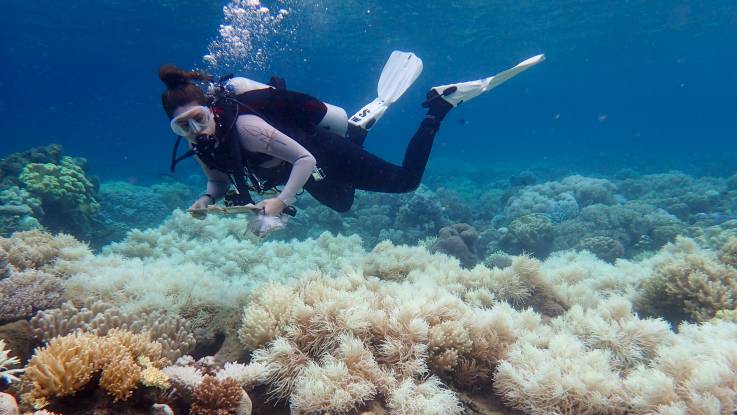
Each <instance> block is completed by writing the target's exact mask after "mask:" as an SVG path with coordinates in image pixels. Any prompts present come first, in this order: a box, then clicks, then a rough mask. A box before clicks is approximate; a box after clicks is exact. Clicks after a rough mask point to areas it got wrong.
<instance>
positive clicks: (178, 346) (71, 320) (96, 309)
mask: <svg viewBox="0 0 737 415" xmlns="http://www.w3.org/2000/svg"><path fill="white" fill-rule="evenodd" d="M49 308H50V307H49ZM31 327H32V328H33V332H34V334H35V336H36V338H37V339H38V340H40V341H42V342H48V341H49V340H51V339H53V338H54V337H58V336H65V335H67V334H71V333H74V332H76V331H79V330H81V331H83V332H86V333H92V334H95V335H97V336H105V335H107V334H108V333H109V332H110V331H111V330H114V329H117V330H125V331H128V332H131V333H134V334H141V333H147V334H148V335H149V336H150V337H151V339H152V340H153V341H155V342H157V343H159V344H160V345H161V346H162V353H163V355H164V357H166V358H167V359H169V360H171V361H175V360H176V359H178V358H179V357H181V356H183V355H186V354H188V353H189V352H191V351H192V349H193V348H194V345H195V337H194V335H193V334H192V333H191V331H190V327H189V323H188V322H187V321H186V320H184V319H182V318H181V317H178V316H172V315H164V314H161V313H159V312H149V313H146V312H143V313H136V314H127V313H125V312H123V311H121V310H120V309H118V308H116V307H113V306H111V305H109V304H106V303H104V302H101V301H97V302H95V303H92V304H91V305H89V306H88V307H81V308H77V307H75V306H74V304H72V303H70V302H67V303H64V304H62V305H61V307H60V308H58V309H45V310H43V311H39V312H38V313H37V314H36V315H35V316H33V318H31Z"/></svg>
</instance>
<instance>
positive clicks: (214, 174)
mask: <svg viewBox="0 0 737 415" xmlns="http://www.w3.org/2000/svg"><path fill="white" fill-rule="evenodd" d="M195 160H197V163H198V164H199V165H200V167H202V171H203V172H204V173H205V176H207V191H205V193H204V194H203V195H202V196H201V197H200V199H201V198H202V197H206V196H207V195H210V196H212V199H213V200H212V201H211V202H208V204H212V203H215V202H216V201H217V200H218V199H220V198H221V197H223V196H224V195H225V192H227V191H228V188H230V181H229V180H228V175H227V174H225V173H223V172H221V171H217V170H213V169H211V168H209V167H207V166H206V165H205V163H203V162H202V160H200V159H199V157H195Z"/></svg>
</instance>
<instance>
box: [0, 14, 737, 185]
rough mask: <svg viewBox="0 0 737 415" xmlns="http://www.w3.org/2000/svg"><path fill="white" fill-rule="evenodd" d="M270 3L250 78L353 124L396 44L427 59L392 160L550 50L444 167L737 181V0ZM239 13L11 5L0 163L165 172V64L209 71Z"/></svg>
mask: <svg viewBox="0 0 737 415" xmlns="http://www.w3.org/2000/svg"><path fill="white" fill-rule="evenodd" d="M262 3H263V5H265V6H269V7H274V8H278V7H288V8H289V10H290V14H289V15H288V16H287V17H286V19H285V21H284V22H283V25H282V26H281V27H282V28H283V29H284V30H283V33H277V34H274V35H273V36H270V37H269V38H267V39H261V40H260V42H261V44H260V45H261V46H263V48H264V50H265V51H266V52H267V53H268V55H269V56H268V59H267V60H266V62H265V65H263V67H262V68H257V69H254V68H246V67H244V68H242V70H241V71H240V72H238V73H237V74H238V75H243V76H247V77H251V78H253V79H257V80H261V81H266V80H268V78H269V77H270V76H271V75H272V74H276V75H279V76H282V77H283V78H285V79H286V81H287V85H288V87H289V88H290V89H293V90H298V91H303V92H307V93H310V94H312V95H315V96H317V97H319V98H321V99H323V100H325V101H328V102H331V103H334V104H336V105H340V106H342V107H344V108H346V110H347V111H348V112H349V113H352V112H353V111H355V110H357V109H358V108H360V106H361V105H363V104H365V103H367V102H368V101H370V100H371V99H373V97H374V94H375V89H376V81H377V80H378V75H379V72H380V70H381V67H382V65H383V63H384V61H385V60H386V58H387V57H388V55H389V53H390V52H391V51H392V50H394V49H400V50H406V51H413V52H415V53H416V54H417V55H419V56H420V57H421V58H422V59H423V61H424V67H425V70H424V72H423V74H422V76H421V77H420V79H419V80H418V81H417V82H416V83H415V85H414V86H413V87H412V88H411V89H410V90H409V91H408V92H407V94H406V95H405V96H404V97H403V98H402V99H401V100H400V101H399V102H398V103H397V104H395V106H393V107H392V108H391V109H390V111H389V112H388V114H387V115H386V116H385V117H384V119H382V120H381V122H380V123H379V125H378V126H377V127H376V128H375V129H374V130H373V131H372V132H371V134H370V136H369V140H368V144H367V145H368V147H369V148H370V149H371V150H373V151H375V152H377V153H378V154H380V155H382V156H385V157H387V158H389V159H390V160H393V161H399V160H401V157H402V154H403V151H404V148H405V145H406V142H407V140H408V139H409V137H410V136H411V134H412V132H413V130H414V128H415V127H416V125H417V123H418V121H419V120H420V119H421V117H422V114H423V112H422V110H421V108H419V103H420V102H421V101H422V99H423V97H424V94H425V92H426V91H427V89H428V88H429V87H430V86H433V85H438V84H446V83H450V82H455V81H461V80H471V79H477V78H480V77H485V76H489V75H492V74H494V73H496V72H498V71H500V70H503V69H506V68H507V67H510V66H513V65H514V64H516V63H517V62H519V61H521V60H523V59H525V58H527V57H530V56H532V55H535V54H538V53H545V54H546V56H547V60H546V62H544V63H543V64H542V65H540V66H538V67H536V68H535V69H534V70H531V71H528V72H526V73H525V74H524V75H522V76H520V77H518V78H515V79H514V80H512V81H510V82H508V83H507V84H505V85H503V86H501V87H499V88H498V89H496V90H494V91H493V92H491V93H489V94H487V95H484V96H483V97H481V98H478V99H477V100H475V101H473V102H471V103H468V104H466V105H463V106H461V108H459V109H458V110H457V111H454V112H453V113H452V114H451V115H450V116H449V120H448V122H446V123H445V125H444V127H443V130H442V132H441V134H440V136H439V137H438V140H437V142H436V146H435V148H434V152H433V159H432V160H433V161H432V163H433V164H437V163H471V162H473V163H477V162H478V163H483V164H485V165H487V166H488V165H507V166H510V165H511V166H513V167H514V168H517V167H518V168H519V170H524V169H525V168H527V167H529V166H532V165H535V164H540V163H545V164H552V165H556V166H559V167H563V168H565V169H567V170H569V171H571V172H577V171H580V172H586V173H601V174H606V173H610V172H612V171H616V170H617V169H619V168H622V167H631V168H634V169H636V170H638V171H640V172H648V171H667V170H670V169H679V170H683V171H687V172H693V173H697V174H718V175H727V174H731V173H732V170H733V166H734V162H735V160H737V157H735V150H737V105H736V104H735V102H736V101H737V70H735V68H736V67H737V47H736V46H735V40H736V39H737V3H736V2H734V1H728V0H722V1H720V0H707V1H698V2H696V1H675V0H669V1H662V0H658V1H644V0H630V1H601V0H599V1H590V0H574V1H572V0H565V1H556V2H551V1H539V0H527V1H516V0H515V1H511V0H504V1H496V0H495V1H480V0H474V1H471V0H466V1H453V2H436V1H430V2H428V1H422V2H420V1H414V0H413V1H404V2H377V1H361V2H358V1H305V2H289V3H288V4H285V3H283V2H273V1H272V2H269V1H267V0H264V1H263V2H262ZM224 5H225V2H224V1H211V0H206V1H205V0H203V1H191V0H185V1H142V0H131V1H69V2H50V1H38V2H28V1H19V0H7V1H5V2H3V12H2V15H1V16H0V28H1V29H0V30H1V31H2V39H3V41H2V46H1V48H2V49H1V50H2V56H3V58H2V65H0V88H2V95H0V114H2V117H0V136H1V137H2V143H3V146H2V148H0V156H1V155H5V154H7V153H11V152H15V151H19V150H24V149H27V148H29V147H31V146H36V145H42V144H48V143H52V142H53V143H61V144H63V145H64V147H65V149H66V153H68V154H72V155H79V156H84V157H87V158H88V159H89V160H90V162H91V166H90V167H91V170H92V173H94V174H96V175H99V176H101V177H103V178H132V179H134V180H140V181H145V180H146V178H147V177H149V176H151V177H153V176H155V175H156V174H159V173H162V172H165V171H166V170H167V165H168V159H169V156H170V151H171V145H172V141H173V137H172V134H171V132H170V130H169V127H168V123H167V119H166V117H165V115H164V113H163V111H162V109H161V105H160V94H161V92H162V90H163V85H162V84H161V82H160V81H159V79H158V77H157V69H158V67H159V66H160V65H162V64H165V63H173V64H176V65H179V66H181V67H184V68H206V66H205V65H204V64H203V61H202V56H203V55H204V54H206V53H207V46H208V44H209V43H210V42H211V41H212V40H214V39H216V37H217V35H218V26H219V25H220V24H221V23H222V20H223V10H222V8H223V6H224ZM189 167H190V168H193V163H191V164H190V165H189ZM431 168H432V165H431ZM184 170H185V172H186V170H187V169H184ZM191 171H194V170H191Z"/></svg>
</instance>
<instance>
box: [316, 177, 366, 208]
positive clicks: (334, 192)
mask: <svg viewBox="0 0 737 415" xmlns="http://www.w3.org/2000/svg"><path fill="white" fill-rule="evenodd" d="M305 190H307V192H309V194H311V195H312V197H314V198H315V199H317V201H318V202H320V203H322V204H323V205H325V206H327V207H329V208H330V209H333V210H335V211H337V212H348V211H349V210H350V208H351V206H353V200H354V197H355V194H356V189H355V188H354V187H353V186H349V185H347V184H344V183H340V182H336V181H335V180H330V179H323V180H320V181H315V180H312V179H311V180H310V181H308V182H307V183H306V184H305Z"/></svg>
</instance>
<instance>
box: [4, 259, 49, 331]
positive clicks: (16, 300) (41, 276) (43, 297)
mask: <svg viewBox="0 0 737 415" xmlns="http://www.w3.org/2000/svg"><path fill="white" fill-rule="evenodd" d="M62 291H63V286H62V282H61V279H59V278H56V277H53V276H51V275H49V274H46V273H44V272H41V271H37V270H27V271H23V272H14V273H13V274H12V275H11V276H10V277H9V278H5V279H3V280H0V323H2V322H8V321H15V320H19V319H22V318H26V317H29V316H31V315H33V313H34V312H36V311H38V310H43V309H46V308H51V307H57V306H59V304H60V303H61V301H62Z"/></svg>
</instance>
